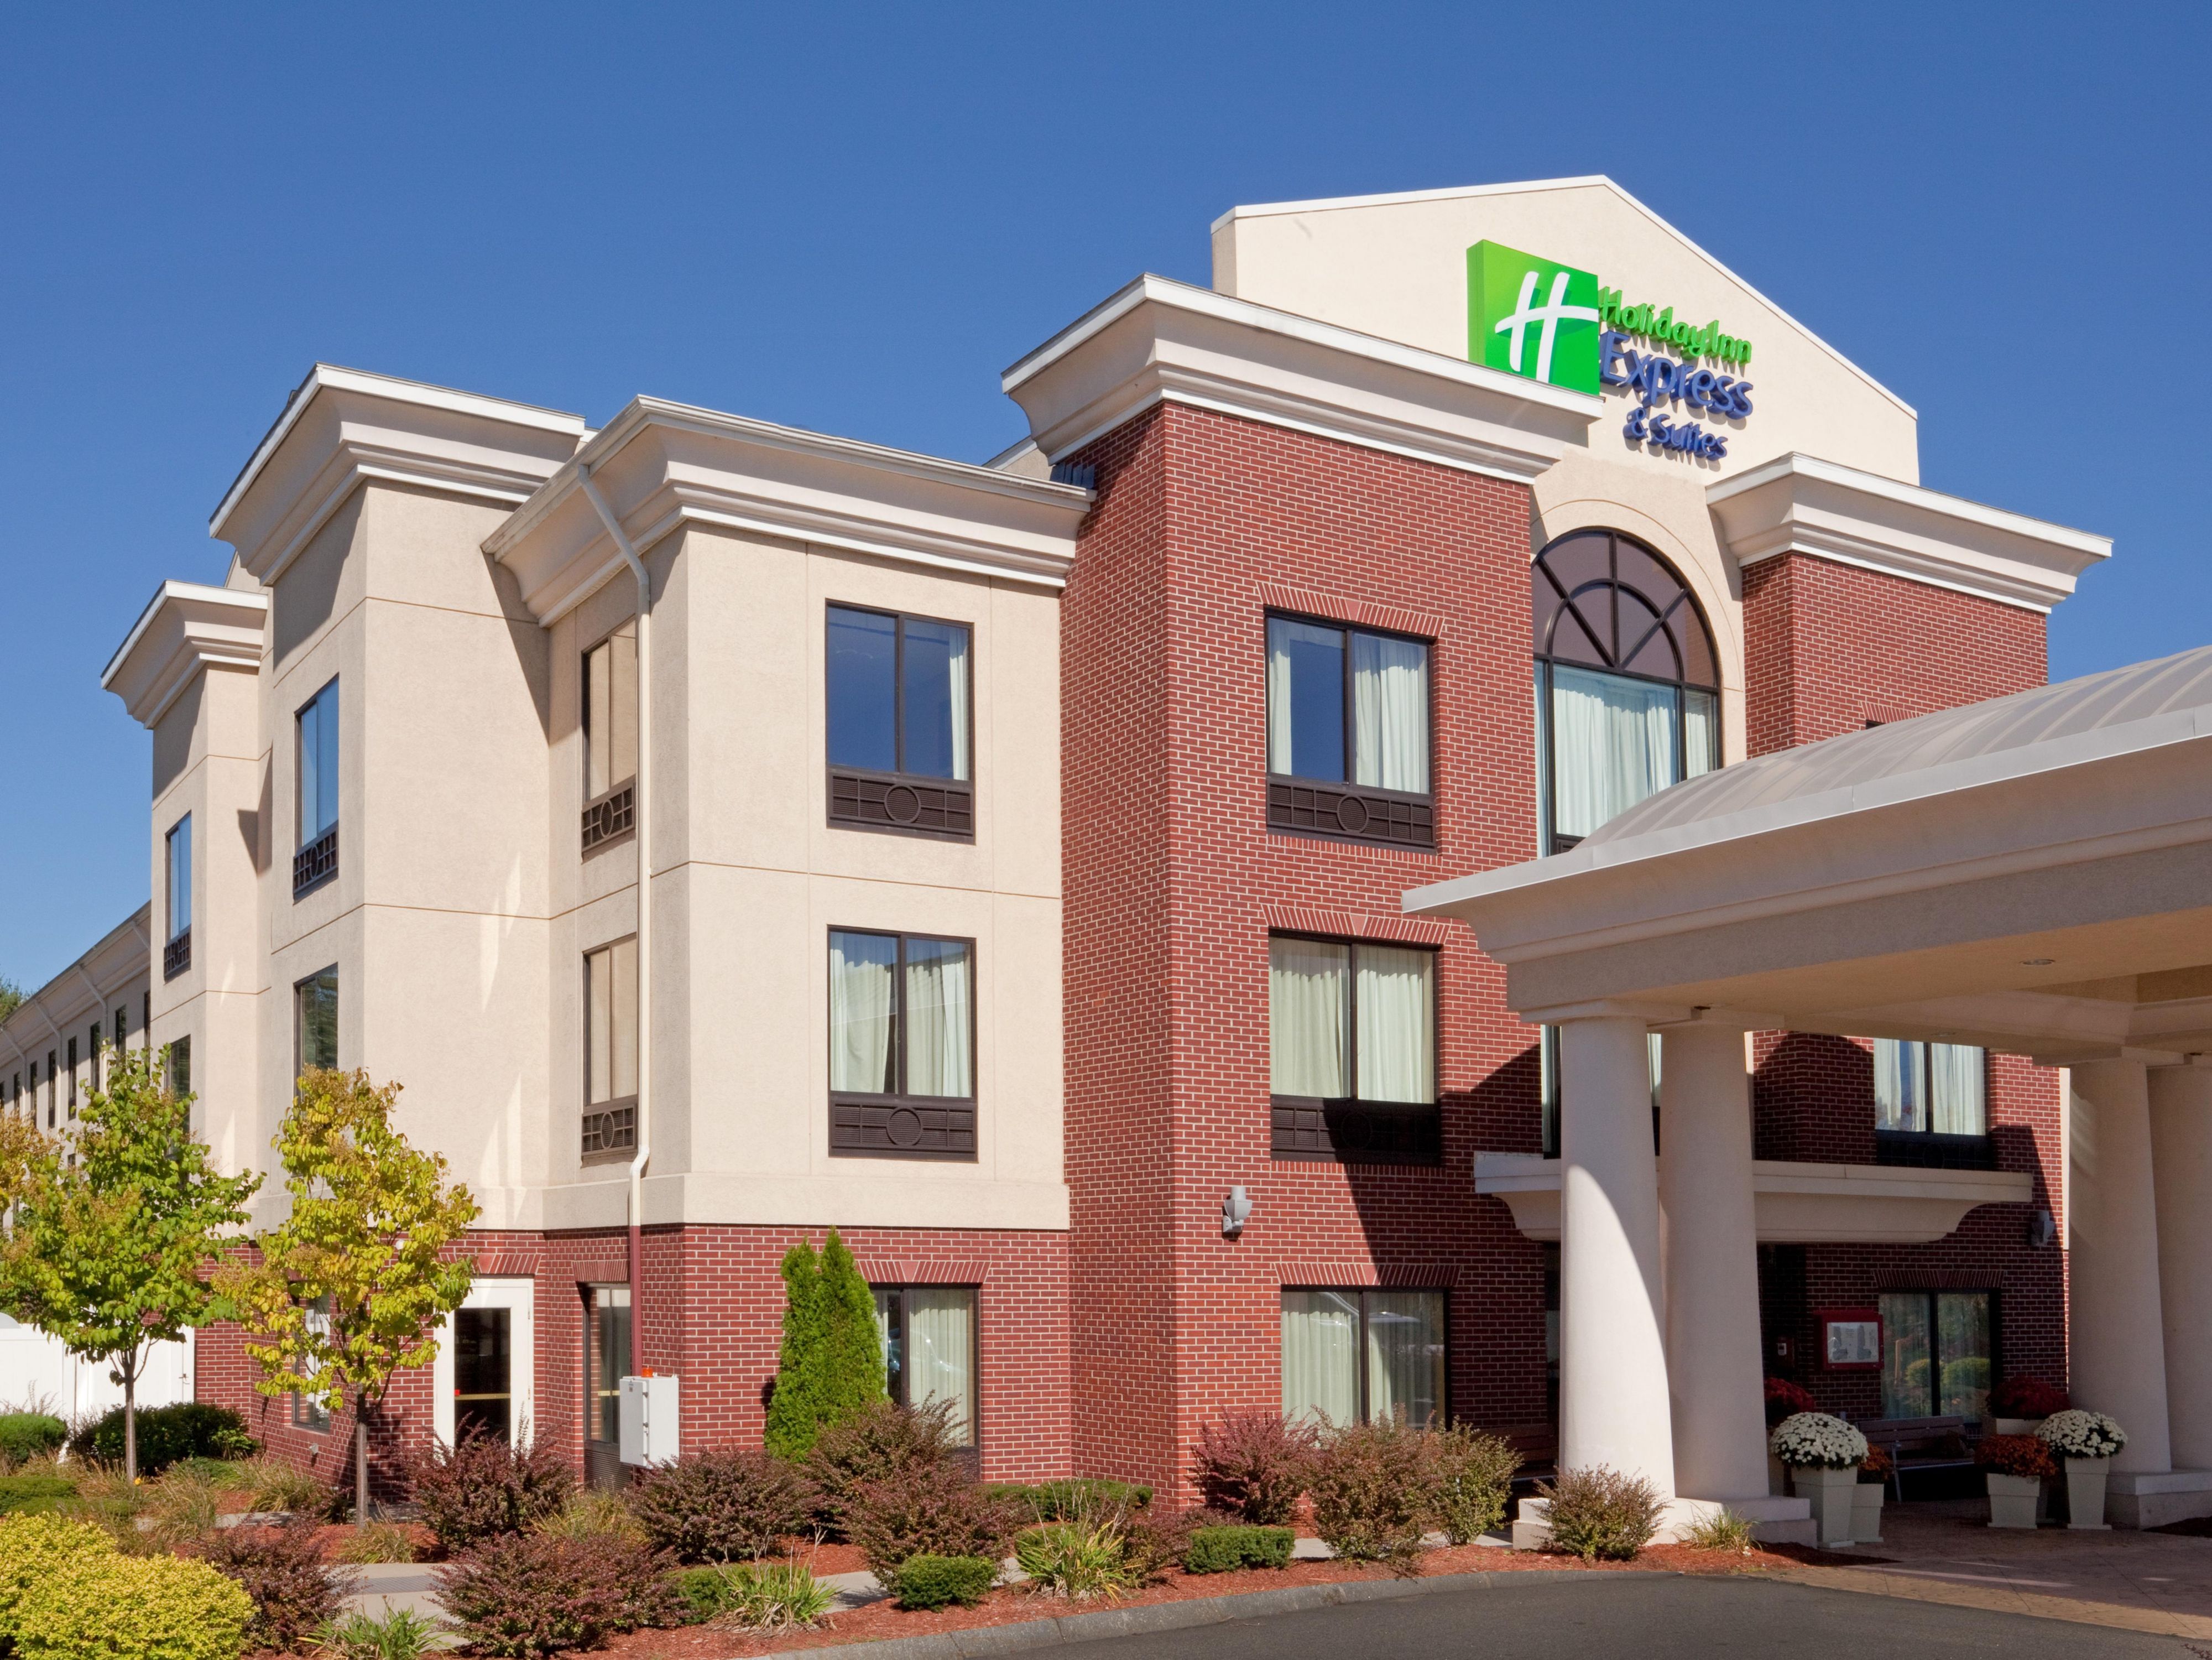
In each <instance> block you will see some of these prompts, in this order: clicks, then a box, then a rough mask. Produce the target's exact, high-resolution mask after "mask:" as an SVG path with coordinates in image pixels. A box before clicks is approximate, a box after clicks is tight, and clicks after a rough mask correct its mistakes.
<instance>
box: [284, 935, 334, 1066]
mask: <svg viewBox="0 0 2212 1660" xmlns="http://www.w3.org/2000/svg"><path fill="white" fill-rule="evenodd" d="M325 975H328V976H330V977H331V997H332V998H333V999H335V998H336V997H337V994H338V988H339V976H338V965H337V964H336V963H329V964H325V965H324V966H323V967H321V968H319V969H317V970H315V971H314V972H313V974H303V975H301V976H300V977H299V978H298V979H297V980H295V981H294V982H292V1076H293V1077H294V1078H295V1079H297V1078H299V1077H300V1076H301V1074H302V1073H305V1072H306V1071H307V1021H306V1020H305V1018H303V1016H302V1012H301V1007H300V994H301V991H302V990H303V989H304V988H307V986H309V985H311V984H313V982H316V981H319V980H320V979H321V978H322V977H323V976H325ZM337 1042H338V1033H337V1018H335V1016H333V1018H332V1019H331V1049H333V1050H335V1049H337ZM337 1059H338V1057H337V1055H335V1054H334V1055H332V1056H331V1069H332V1070H333V1071H335V1070H337Z"/></svg>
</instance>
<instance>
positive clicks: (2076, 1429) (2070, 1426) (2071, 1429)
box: [2036, 1407, 2128, 1458]
mask: <svg viewBox="0 0 2212 1660" xmlns="http://www.w3.org/2000/svg"><path fill="white" fill-rule="evenodd" d="M2036 1434H2037V1435H2038V1436H2039V1437H2040V1438H2042V1440H2043V1443H2044V1444H2045V1446H2047V1447H2049V1448H2050V1449H2051V1451H2053V1452H2056V1453H2063V1455H2064V1456H2067V1457H2069V1458H2110V1457H2111V1456H2112V1455H2113V1454H2114V1453H2116V1452H2118V1450H2120V1449H2121V1448H2122V1447H2124V1446H2125V1445H2127V1444H2128V1432H2126V1431H2125V1430H2124V1429H2122V1428H2121V1427H2120V1426H2118V1424H2116V1423H2114V1422H2113V1421H2112V1420H2111V1419H2109V1418H2107V1417H2106V1416H2105V1414H2103V1413H2101V1412H2083V1411H2082V1410H2081V1408H2079V1407H2076V1408H2073V1409H2072V1410H2071V1411H2069V1412H2054V1413H2053V1414H2051V1416H2050V1417H2048V1418H2046V1419H2045V1420H2043V1425H2042V1427H2041V1428H2039V1429H2038V1430H2037V1431H2036Z"/></svg>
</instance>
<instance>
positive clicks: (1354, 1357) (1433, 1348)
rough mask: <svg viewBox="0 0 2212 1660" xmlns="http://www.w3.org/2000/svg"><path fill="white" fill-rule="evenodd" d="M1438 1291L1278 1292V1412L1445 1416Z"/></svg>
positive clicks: (1368, 1417) (1435, 1423) (1361, 1419)
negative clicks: (1280, 1394) (1280, 1311)
mask: <svg viewBox="0 0 2212 1660" xmlns="http://www.w3.org/2000/svg"><path fill="white" fill-rule="evenodd" d="M1448 1353H1449V1348H1448V1347H1447V1344H1446V1341H1445V1337H1444V1294H1443V1292H1440V1291H1293V1290H1288V1289H1285V1291H1284V1292H1283V1415H1284V1416H1285V1418H1319V1419H1322V1420H1326V1421H1327V1422H1328V1423H1330V1424H1335V1425H1344V1424H1361V1423H1377V1422H1382V1421H1384V1420H1389V1419H1390V1418H1393V1417H1395V1416H1396V1415H1397V1414H1400V1413H1403V1414H1405V1420H1406V1422H1407V1424H1408V1425H1410V1426H1413V1427H1414V1428H1416V1429H1427V1428H1431V1427H1435V1428H1442V1427H1443V1423H1444V1419H1445V1395H1444V1377H1445V1358H1446V1356H1447V1354H1448Z"/></svg>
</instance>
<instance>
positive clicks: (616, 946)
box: [583, 935, 637, 1164]
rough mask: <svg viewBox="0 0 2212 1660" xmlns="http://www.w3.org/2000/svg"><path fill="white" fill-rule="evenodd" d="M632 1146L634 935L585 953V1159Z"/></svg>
mask: <svg viewBox="0 0 2212 1660" xmlns="http://www.w3.org/2000/svg"><path fill="white" fill-rule="evenodd" d="M636 1146H637V939H636V937H635V935H633V936H631V937H630V938H629V939H617V940H616V941H615V942H614V943H613V944H611V945H606V946H600V947H599V949H598V950H597V951H594V952H587V953H586V955H585V958H584V1140H583V1157H584V1160H585V1162H586V1164H598V1163H600V1162H602V1161H604V1160H606V1159H610V1158H625V1157H627V1156H628V1155H629V1153H631V1152H634V1151H635V1148H636Z"/></svg>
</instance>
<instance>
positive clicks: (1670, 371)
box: [1467, 242, 1751, 460]
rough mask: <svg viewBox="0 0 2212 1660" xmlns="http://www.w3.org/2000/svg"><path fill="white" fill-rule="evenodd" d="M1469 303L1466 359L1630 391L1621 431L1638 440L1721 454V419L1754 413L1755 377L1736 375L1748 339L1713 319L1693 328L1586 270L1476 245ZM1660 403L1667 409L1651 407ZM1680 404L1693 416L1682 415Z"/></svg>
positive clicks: (1568, 384)
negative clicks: (1633, 400) (1632, 402)
mask: <svg viewBox="0 0 2212 1660" xmlns="http://www.w3.org/2000/svg"><path fill="white" fill-rule="evenodd" d="M1467 308H1468V343H1467V355H1468V359H1469V361H1471V362H1477V363H1482V364H1485V365H1486V366H1488V367H1489V368H1494V369H1503V370H1504V371H1505V372H1506V373H1507V374H1519V375H1525V376H1527V377H1528V379H1529V380H1541V381H1543V382H1544V383H1545V384H1547V386H1564V387H1565V388H1567V389H1568V390H1570V391H1572V392H1590V393H1593V394H1595V393H1597V392H1600V391H1601V389H1602V388H1604V387H1606V386H1620V387H1625V388H1626V389H1628V390H1629V391H1631V392H1633V393H1634V394H1635V395H1636V397H1637V398H1638V406H1637V407H1636V408H1635V409H1633V410H1631V411H1630V412H1629V416H1628V420H1627V422H1626V424H1625V425H1624V426H1623V427H1622V429H1621V433H1622V435H1623V436H1624V437H1626V438H1627V439H1628V440H1629V441H1631V442H1632V443H1638V444H1649V445H1650V446H1651V447H1654V448H1656V449H1661V450H1674V451H1676V452H1679V453H1685V454H1689V455H1697V456H1704V457H1706V458H1708V459H1713V460H1718V459H1722V458H1723V457H1724V456H1725V455H1726V454H1727V453H1728V438H1729V435H1728V434H1727V433H1726V432H1725V431H1723V430H1717V427H1718V425H1719V423H1723V422H1726V421H1729V420H1740V419H1741V418H1742V417H1745V416H1747V415H1749V414H1750V413H1751V399H1750V398H1749V396H1748V394H1749V392H1750V391H1751V382H1750V381H1748V380H1744V379H1742V378H1741V376H1739V375H1737V374H1734V373H1732V372H1731V371H1733V370H1735V369H1738V368H1744V367H1746V366H1747V365H1748V364H1749V363H1750V362H1751V342H1750V341H1748V340H1747V339H1743V338H1741V337H1738V336H1735V335H1732V334H1729V333H1726V332H1724V331H1723V330H1722V328H1721V325H1720V323H1719V320H1718V319H1714V320H1712V321H1711V322H1708V323H1705V324H1702V325H1700V324H1695V323H1692V322H1691V321H1689V320H1688V319H1686V318H1684V319H1677V318H1676V317H1675V315H1674V307H1672V306H1668V307H1665V308H1663V309H1662V308H1660V307H1656V306H1653V305H1650V304H1649V303H1646V302H1638V303H1633V304H1632V303H1630V302H1628V301H1626V300H1625V299H1624V298H1623V296H1622V295H1621V292H1620V289H1607V288H1603V287H1601V286H1600V285H1599V283H1598V280H1597V277H1596V276H1595V274H1594V273H1592V272H1590V271H1577V270H1576V269H1575V268H1574V267H1573V266H1571V265H1559V264H1558V263H1556V262H1555V261H1553V260H1549V259H1544V258H1539V257H1537V256H1536V255H1534V254H1531V253H1523V252H1521V251H1520V250H1518V249H1517V248H1509V247H1507V246H1504V244H1503V243H1499V242H1477V243H1476V244H1475V245H1474V246H1473V247H1471V248H1469V249H1468V251H1467ZM1634 341H1643V342H1644V343H1645V345H1644V347H1643V348H1642V349H1639V348H1638V346H1636V345H1634V344H1632V342H1634ZM1655 347H1656V348H1657V350H1652V348H1655ZM1667 353H1672V354H1674V355H1673V356H1666V355H1664V354H1667ZM1701 358H1704V359H1708V360H1711V362H1715V363H1717V364H1719V365H1721V366H1722V367H1721V368H1707V367H1705V366H1703V365H1701V364H1700V363H1699V359H1701ZM1662 399H1664V400H1665V402H1666V404H1667V405H1668V410H1667V411H1655V410H1654V409H1653V405H1654V404H1656V403H1658V402H1659V401H1660V400H1662ZM1684 405H1687V406H1688V415H1689V418H1687V419H1677V418H1676V414H1675V412H1676V411H1680V410H1682V408H1683V406H1684ZM1700 416H1703V417H1705V418H1706V419H1709V420H1711V421H1712V422H1713V423H1715V425H1714V426H1713V427H1707V426H1705V425H1703V424H1701V423H1700V422H1699V417H1700Z"/></svg>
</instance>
